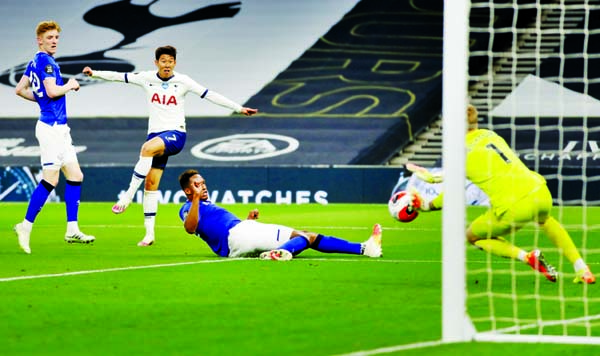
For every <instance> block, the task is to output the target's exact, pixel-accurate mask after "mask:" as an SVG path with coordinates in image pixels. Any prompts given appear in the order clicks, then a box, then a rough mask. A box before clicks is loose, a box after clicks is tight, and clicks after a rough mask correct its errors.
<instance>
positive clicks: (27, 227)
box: [21, 219, 33, 232]
mask: <svg viewBox="0 0 600 356" xmlns="http://www.w3.org/2000/svg"><path fill="white" fill-rule="evenodd" d="M21 226H22V227H23V228H24V229H25V231H29V232H31V229H33V223H32V222H31V221H29V220H27V219H23V222H21Z"/></svg>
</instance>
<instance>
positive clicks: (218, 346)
mask: <svg viewBox="0 0 600 356" xmlns="http://www.w3.org/2000/svg"><path fill="white" fill-rule="evenodd" d="M110 206H111V204H107V203H83V204H82V206H81V208H80V226H81V228H82V230H84V231H85V232H86V233H88V234H93V235H95V236H96V242H95V243H94V244H93V245H78V244H67V243H65V242H64V241H63V235H64V233H65V222H64V221H65V211H64V210H65V209H64V205H63V204H48V205H47V206H45V207H44V209H43V211H42V212H41V214H40V215H39V217H38V220H37V221H36V224H35V226H34V231H33V233H32V240H31V248H32V254H31V255H25V254H24V253H22V252H21V251H20V250H19V248H18V245H17V240H16V237H15V236H14V232H13V231H12V227H13V225H14V224H15V223H17V222H18V221H20V220H21V219H22V218H23V216H24V214H25V210H26V204H22V203H3V204H0V236H1V238H0V255H1V256H0V305H1V307H0V320H1V323H0V355H236V354H240V355H340V354H350V353H358V354H363V355H368V354H383V353H385V352H386V350H387V349H386V348H389V347H392V348H393V347H397V346H398V345H405V344H406V345H413V344H416V343H427V342H430V341H437V340H440V338H441V227H440V226H441V213H440V212H433V213H429V214H421V216H419V217H418V218H417V220H415V221H414V222H412V223H409V224H401V223H397V222H395V221H393V220H392V219H391V218H390V217H389V215H388V213H387V209H386V206H385V205H359V204H331V205H326V206H321V205H312V204H309V205H289V206H288V205H283V206H278V205H269V204H266V205H260V206H258V208H259V209H260V211H261V219H260V220H261V221H264V222H274V223H279V224H284V225H288V226H292V227H295V228H297V229H305V230H310V231H317V232H320V233H323V234H326V235H334V236H339V237H343V238H346V239H349V240H352V241H363V240H365V239H366V238H368V236H369V234H370V231H371V228H372V226H373V224H374V223H376V222H379V223H381V224H382V225H383V229H384V234H383V245H384V257H383V258H381V259H371V258H367V257H363V256H350V255H339V254H322V253H318V252H315V251H310V250H309V251H306V252H304V253H302V254H301V255H300V256H298V258H296V259H294V260H293V261H290V262H272V261H259V260H250V259H246V260H227V259H222V258H219V257H217V256H215V255H214V254H213V253H212V252H211V251H210V250H209V249H208V247H207V246H206V245H205V244H204V243H203V242H202V241H201V240H200V239H198V238H196V237H193V236H191V235H188V234H186V233H185V231H184V230H183V228H182V225H181V222H180V221H179V218H178V209H179V206H176V205H161V206H160V208H159V214H158V216H157V228H156V233H157V240H156V244H155V245H154V246H151V247H148V248H140V247H137V246H136V243H137V242H138V241H139V240H140V239H141V238H142V237H143V233H144V229H143V214H142V211H141V206H140V205H138V204H134V205H132V206H131V207H130V208H129V210H128V211H127V212H126V213H124V214H122V215H114V214H112V213H111V211H110ZM229 208H230V209H231V210H232V211H233V212H235V213H236V214H237V215H238V216H240V217H245V216H246V214H247V212H248V211H249V210H250V209H251V208H254V206H252V205H231V206H229ZM589 209H592V208H589ZM598 212H599V211H598V210H594V211H591V210H590V211H589V212H588V215H587V216H589V217H592V216H593V217H594V219H596V220H598V219H599V218H598V216H600V214H598ZM476 213H477V211H475V210H470V211H469V216H470V217H471V218H472V216H474V215H473V214H476ZM581 216H582V214H581V208H573V209H565V210H564V215H562V216H560V218H561V220H562V221H565V222H566V224H568V226H572V227H573V231H572V234H573V236H574V239H575V240H576V242H577V243H579V242H581V236H582V235H583V232H582V229H581V227H578V228H576V226H578V225H577V224H578V223H580V222H581V221H579V220H581V218H580V217H581ZM587 223H588V224H590V225H594V224H597V223H599V222H598V221H591V218H590V221H587ZM570 231H571V230H570ZM586 233H587V235H586V236H587V237H588V239H589V240H590V241H591V240H592V239H595V240H597V239H598V237H597V232H596V231H594V230H593V229H591V230H589V231H587V232H586ZM519 234H520V235H519V236H522V237H519V238H520V239H522V241H524V245H528V244H529V243H531V239H529V240H528V238H530V237H531V236H533V235H534V234H535V233H534V230H533V229H532V228H531V229H529V230H525V231H522V232H520V233H519ZM588 243H589V242H588ZM594 243H596V244H597V245H600V242H596V241H594ZM468 255H469V264H468V268H470V269H471V268H473V269H474V270H477V268H480V266H481V265H488V264H490V263H491V264H493V265H494V266H497V268H498V270H499V271H501V270H502V268H503V266H506V265H507V262H506V261H503V260H502V259H492V260H491V262H488V259H487V258H486V255H485V254H484V253H482V252H480V251H476V250H474V249H468ZM548 255H549V256H548V257H549V259H550V260H556V259H558V257H557V256H558V254H557V253H556V252H553V251H552V250H550V251H549V252H548ZM597 257H598V255H590V256H588V262H589V263H590V265H591V266H592V268H593V269H595V270H596V272H600V267H598V266H597V260H596V261H595V260H593V259H594V258H597ZM471 262H473V264H472V263H471ZM517 270H518V271H523V272H524V273H523V274H518V277H517V282H518V283H521V285H523V288H525V289H526V288H530V289H531V288H533V287H531V286H536V285H538V286H540V290H542V291H545V290H550V293H551V291H552V290H553V289H555V288H557V287H556V285H553V284H549V283H545V281H544V280H540V279H539V277H538V276H537V275H536V274H535V273H533V272H532V271H528V270H527V266H517ZM560 270H561V271H562V270H564V271H565V272H571V267H570V266H568V265H567V264H564V265H562V263H561V266H560ZM525 272H527V273H525ZM502 276H503V275H502V274H499V276H498V278H497V281H498V282H497V283H498V284H499V285H502V283H505V284H506V288H507V289H508V288H509V287H510V284H511V281H510V280H507V281H505V282H503V280H502V278H503V277H502ZM567 277H568V276H566V277H565V278H567ZM485 278H487V277H486V276H485V275H481V276H480V275H477V273H475V274H469V275H468V276H467V284H468V288H469V293H477V292H481V289H482V288H483V287H482V286H483V285H485ZM494 278H496V277H494ZM513 282H514V281H513ZM564 283H565V284H566V283H570V281H565V282H564ZM582 288H587V287H582V286H576V285H565V286H564V290H565V291H567V292H566V293H567V294H568V295H567V296H568V297H572V298H574V299H577V296H578V295H581V293H582ZM598 288H600V287H599V286H597V285H596V286H590V287H589V290H588V291H587V292H588V295H590V296H594V295H595V296H596V297H597V296H598V293H596V292H595V290H596V289H598ZM496 303H497V305H496V306H495V307H496V308H499V309H501V308H502V306H503V305H506V304H507V303H508V302H505V303H504V304H503V303H502V301H497V302H496ZM579 304H581V302H579ZM596 304H600V303H598V302H596ZM596 304H594V305H592V306H590V311H591V312H596V314H600V311H598V310H597V308H598V306H597V305H596ZM487 307H489V305H488V306H479V309H478V307H477V303H475V305H473V306H471V305H469V308H470V310H471V308H473V311H474V312H476V313H477V312H482V313H483V312H485V308H487ZM520 313H524V314H523V315H520V317H522V318H525V319H526V318H528V317H533V315H534V314H533V310H520ZM528 313H531V315H528ZM596 336H598V334H596ZM599 350H600V348H599V347H595V346H581V345H554V344H492V343H476V342H472V343H458V344H445V345H437V344H434V345H433V346H429V347H424V348H410V347H409V348H407V349H406V350H396V351H394V352H392V353H386V354H403V355H453V354H459V353H462V354H465V355H470V354H482V355H513V354H517V353H518V354H522V355H528V356H529V355H545V356H548V355H557V354H568V355H579V354H580V355H592V354H596V353H598V351H599ZM361 351H364V352H363V353H360V352H361Z"/></svg>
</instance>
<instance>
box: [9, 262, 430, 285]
mask: <svg viewBox="0 0 600 356" xmlns="http://www.w3.org/2000/svg"><path fill="white" fill-rule="evenodd" d="M249 260H254V261H256V260H257V259H256V258H227V259H219V260H200V261H187V262H173V263H160V264H155V265H141V266H125V267H113V268H101V269H92V270H82V271H73V272H64V273H48V274H37V275H29V276H15V277H4V278H0V283H2V282H14V281H21V280H29V279H43V278H57V277H68V276H78V275H83V274H95V273H109V272H120V271H133V270H138V269H151V268H163V267H177V266H186V265H197V264H208V263H225V262H233V261H249ZM302 261H331V262H378V263H419V262H421V263H422V262H431V261H416V260H381V259H362V260H358V259H341V258H303V259H302ZM269 262H270V261H265V263H269Z"/></svg>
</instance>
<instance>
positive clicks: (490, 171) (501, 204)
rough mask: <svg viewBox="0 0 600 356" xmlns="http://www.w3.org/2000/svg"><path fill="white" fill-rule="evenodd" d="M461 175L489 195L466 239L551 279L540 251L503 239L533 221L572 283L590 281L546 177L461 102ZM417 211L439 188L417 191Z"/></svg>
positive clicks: (424, 175) (438, 201)
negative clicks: (566, 264) (565, 264)
mask: <svg viewBox="0 0 600 356" xmlns="http://www.w3.org/2000/svg"><path fill="white" fill-rule="evenodd" d="M467 124H468V128H467V134H466V149H467V156H466V174H467V179H469V180H470V181H471V182H473V183H474V184H476V185H477V186H478V187H479V188H480V189H481V190H482V191H483V192H485V193H486V194H487V195H488V197H489V199H490V205H491V207H490V209H488V210H487V211H486V212H485V213H484V214H482V215H481V216H479V217H478V218H476V219H475V220H474V221H473V222H472V223H471V225H470V226H469V227H468V229H467V232H466V235H467V236H466V237H467V240H468V241H469V243H471V244H473V245H474V246H476V247H478V248H479V249H481V250H484V251H487V252H489V253H492V254H494V255H497V256H501V257H507V258H512V259H518V260H521V261H523V262H525V263H526V264H528V265H530V266H531V267H532V268H533V269H535V270H537V271H539V272H541V273H542V274H543V275H544V276H545V277H546V278H547V279H548V280H550V281H552V282H555V281H556V278H557V276H558V273H557V271H556V269H555V268H554V267H552V266H551V265H550V264H548V263H547V262H546V260H545V258H544V255H543V254H542V253H541V252H540V250H538V249H535V250H533V251H531V252H526V251H524V250H523V249H521V248H519V247H517V246H515V245H513V244H512V243H510V242H509V241H507V240H506V239H504V238H503V236H507V235H509V234H511V233H513V232H515V231H517V230H519V229H520V228H522V227H523V226H524V225H525V224H527V223H529V222H535V223H537V224H538V225H539V226H540V228H541V229H542V230H543V231H544V232H545V234H546V235H547V236H548V238H549V239H550V241H551V242H552V243H553V244H554V245H555V246H556V247H558V249H559V250H560V251H561V253H562V254H563V255H564V256H565V257H566V258H567V259H568V260H569V261H570V262H571V263H572V264H573V267H574V269H575V273H576V277H575V279H574V282H575V283H587V284H593V283H595V281H596V278H595V276H594V275H593V274H592V272H591V271H590V269H589V267H588V266H587V265H586V263H585V262H584V261H583V259H582V257H581V255H580V253H579V251H578V250H577V247H575V244H574V243H573V240H572V239H571V237H570V236H569V233H568V232H567V231H566V230H565V229H564V227H563V226H562V225H561V224H560V223H559V222H558V221H557V220H556V219H554V218H553V217H552V216H550V210H551V208H552V196H551V193H550V190H549V189H548V187H547V185H546V180H545V179H544V177H542V176H541V175H540V174H538V173H537V172H534V171H531V170H530V169H529V168H527V166H525V164H524V163H523V162H522V161H521V160H520V159H519V157H518V156H517V155H516V154H515V153H514V152H513V150H512V149H511V148H510V147H509V146H508V144H507V143H506V141H505V140H504V139H503V138H502V137H500V136H499V135H498V134H496V133H495V132H493V131H490V130H486V129H479V128H478V113H477V109H476V108H475V107H474V106H473V105H471V104H469V105H468V107H467ZM407 169H408V170H410V171H412V172H413V173H414V174H416V175H417V177H419V178H421V179H423V180H425V181H430V182H439V181H441V176H440V175H433V174H431V173H429V172H428V170H427V169H425V168H423V167H419V166H416V165H412V164H409V165H407ZM413 194H415V195H416V198H417V199H419V200H420V201H419V203H420V205H421V207H420V209H421V210H423V211H428V210H439V209H441V208H442V202H443V193H442V194H440V195H438V196H437V197H435V198H433V199H432V200H431V201H423V199H422V198H421V196H420V195H419V194H418V193H417V192H413Z"/></svg>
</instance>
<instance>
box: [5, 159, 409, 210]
mask: <svg viewBox="0 0 600 356" xmlns="http://www.w3.org/2000/svg"><path fill="white" fill-rule="evenodd" d="M188 168H192V169H197V170H198V171H200V174H202V176H203V177H204V178H205V179H206V182H207V186H208V190H209V195H210V199H211V200H212V201H213V202H215V203H219V204H233V203H243V204H262V203H275V204H307V203H316V204H323V205H325V204H331V203H376V204H379V203H387V201H388V199H389V196H390V193H391V191H392V188H393V187H394V185H395V184H396V181H397V179H398V176H399V174H400V172H401V171H402V169H401V168H391V167H366V166H362V167H358V166H347V167H204V168H203V167H197V166H194V165H190V166H189V167H168V168H167V169H166V170H165V172H164V175H163V177H162V179H161V183H160V196H159V201H160V203H163V204H164V203H182V202H184V201H185V200H186V197H185V195H184V194H183V192H182V191H181V188H180V186H179V181H178V177H179V174H181V173H182V172H183V171H185V170H186V169H188ZM0 169H1V172H2V175H1V179H0V202H7V201H21V202H25V201H28V200H29V198H30V197H31V194H32V193H33V190H34V189H35V187H36V186H37V184H38V181H39V180H40V179H41V171H40V169H39V168H38V167H36V168H33V167H29V166H5V167H2V168H0ZM82 169H83V172H84V175H85V179H84V184H83V186H82V196H81V201H83V202H113V201H117V199H118V197H119V194H121V193H122V190H123V189H126V188H127V187H128V185H129V180H130V178H131V174H132V168H130V167H83V168H82ZM63 193H64V179H61V181H60V182H59V184H58V187H57V189H56V190H55V191H54V192H53V193H52V196H51V197H50V198H49V199H50V201H55V202H58V201H63ZM142 199H143V189H140V190H139V191H138V193H137V195H136V197H135V198H134V202H135V203H141V202H142Z"/></svg>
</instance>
